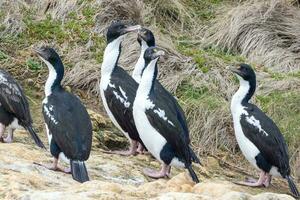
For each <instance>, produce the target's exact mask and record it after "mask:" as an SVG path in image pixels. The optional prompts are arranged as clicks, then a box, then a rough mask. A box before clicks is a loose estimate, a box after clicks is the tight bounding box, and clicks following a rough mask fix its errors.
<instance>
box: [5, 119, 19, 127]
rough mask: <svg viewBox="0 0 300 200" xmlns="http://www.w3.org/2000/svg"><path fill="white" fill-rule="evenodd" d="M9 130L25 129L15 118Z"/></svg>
mask: <svg viewBox="0 0 300 200" xmlns="http://www.w3.org/2000/svg"><path fill="white" fill-rule="evenodd" d="M7 128H8V129H23V127H22V126H20V124H19V120H18V119H17V118H14V120H13V121H12V122H11V123H10V124H9V125H8V127H7Z"/></svg>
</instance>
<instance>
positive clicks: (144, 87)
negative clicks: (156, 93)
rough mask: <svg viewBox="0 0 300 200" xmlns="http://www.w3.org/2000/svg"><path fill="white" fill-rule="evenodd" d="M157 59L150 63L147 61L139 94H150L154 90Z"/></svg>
mask: <svg viewBox="0 0 300 200" xmlns="http://www.w3.org/2000/svg"><path fill="white" fill-rule="evenodd" d="M157 60H158V58H156V59H155V60H152V61H151V62H150V63H148V64H147V63H146V65H147V67H146V69H145V70H144V72H143V75H142V79H141V82H140V85H139V88H138V91H137V95H142V96H148V95H149V94H150V92H152V91H153V88H154V82H155V80H156V77H157V72H158V70H157Z"/></svg>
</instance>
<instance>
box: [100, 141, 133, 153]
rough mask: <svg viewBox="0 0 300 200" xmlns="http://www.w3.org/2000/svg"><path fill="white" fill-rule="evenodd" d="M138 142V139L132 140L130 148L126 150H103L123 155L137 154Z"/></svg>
mask: <svg viewBox="0 0 300 200" xmlns="http://www.w3.org/2000/svg"><path fill="white" fill-rule="evenodd" d="M137 144H138V142H137V141H136V140H131V141H130V147H129V150H125V151H103V152H104V153H109V154H117V155H121V156H131V155H135V154H136V149H137Z"/></svg>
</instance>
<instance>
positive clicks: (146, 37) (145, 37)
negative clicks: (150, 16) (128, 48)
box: [137, 28, 155, 47]
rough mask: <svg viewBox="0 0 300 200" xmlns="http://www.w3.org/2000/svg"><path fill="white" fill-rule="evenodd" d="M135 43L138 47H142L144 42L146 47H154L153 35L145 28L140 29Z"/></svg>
mask: <svg viewBox="0 0 300 200" xmlns="http://www.w3.org/2000/svg"><path fill="white" fill-rule="evenodd" d="M137 41H138V42H139V44H140V45H142V41H145V42H146V44H147V45H148V47H154V46H155V38H154V35H153V33H152V32H151V31H150V30H149V29H146V28H141V29H140V30H139V32H138V38H137Z"/></svg>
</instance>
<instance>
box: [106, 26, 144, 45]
mask: <svg viewBox="0 0 300 200" xmlns="http://www.w3.org/2000/svg"><path fill="white" fill-rule="evenodd" d="M140 28H141V26H140V25H136V26H130V25H129V24H126V23H124V22H122V21H117V22H113V23H112V24H111V25H110V26H109V27H108V30H107V33H106V39H107V43H110V42H112V41H114V40H115V39H117V38H119V37H120V36H122V35H124V34H126V33H129V32H132V31H137V30H139V29H140Z"/></svg>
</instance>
